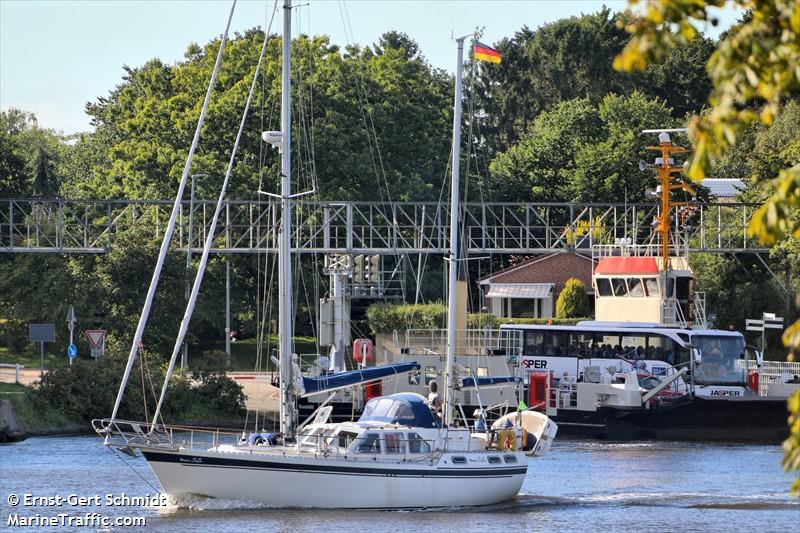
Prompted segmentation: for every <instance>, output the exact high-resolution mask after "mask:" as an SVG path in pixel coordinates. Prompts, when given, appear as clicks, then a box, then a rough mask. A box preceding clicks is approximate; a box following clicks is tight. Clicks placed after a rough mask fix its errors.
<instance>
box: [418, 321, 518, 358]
mask: <svg viewBox="0 0 800 533" xmlns="http://www.w3.org/2000/svg"><path fill="white" fill-rule="evenodd" d="M522 342H523V331H522V330H512V329H491V328H486V329H467V330H458V331H456V335H455V345H456V355H472V356H505V357H509V358H511V357H520V356H521V355H522ZM404 347H405V348H411V349H414V350H418V351H419V353H425V352H427V353H437V354H442V355H443V354H445V353H447V330H444V329H409V330H406V334H405V346H404Z"/></svg>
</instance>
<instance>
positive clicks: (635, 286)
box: [628, 278, 644, 298]
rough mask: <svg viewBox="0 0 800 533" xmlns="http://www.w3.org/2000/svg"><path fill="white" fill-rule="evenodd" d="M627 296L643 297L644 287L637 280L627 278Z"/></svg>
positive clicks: (640, 281)
mask: <svg viewBox="0 0 800 533" xmlns="http://www.w3.org/2000/svg"><path fill="white" fill-rule="evenodd" d="M628 294H629V295H630V296H633V297H634V298H641V297H643V296H644V286H643V285H642V280H641V279H639V278H628Z"/></svg>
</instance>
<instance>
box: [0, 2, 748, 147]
mask: <svg viewBox="0 0 800 533" xmlns="http://www.w3.org/2000/svg"><path fill="white" fill-rule="evenodd" d="M230 4H231V2H230V0H144V1H143V0H139V1H132V0H94V1H89V0H83V1H68V0H58V1H52V0H0V109H2V110H7V109H9V108H12V107H13V108H18V109H23V110H25V111H30V112H33V113H35V114H36V115H37V117H38V119H39V124H40V126H43V127H47V128H53V129H56V130H60V131H62V132H64V133H65V134H70V133H75V132H78V131H90V130H91V126H90V124H89V117H88V116H87V115H86V114H85V113H84V106H85V104H86V103H87V102H90V101H94V100H96V99H97V98H98V97H101V96H105V95H107V94H108V93H109V92H110V91H111V90H113V89H114V87H116V85H117V84H119V83H120V82H121V79H122V74H123V70H122V67H123V65H128V66H131V67H135V66H139V65H142V64H144V63H145V62H146V61H147V60H149V59H152V58H154V57H158V58H160V59H161V60H162V61H164V62H167V63H174V62H176V61H180V60H181V59H182V58H183V54H184V52H185V50H186V48H187V45H188V44H189V43H191V42H196V43H198V44H204V43H206V42H208V41H209V40H210V39H212V38H214V37H215V36H219V35H221V34H222V32H223V30H224V28H225V22H226V20H227V15H228V12H229V10H230ZM295 4H296V5H298V7H297V8H296V9H295V10H294V11H293V30H292V31H293V32H294V33H295V34H296V33H298V32H303V33H306V34H327V35H329V36H330V37H331V41H332V42H333V43H334V44H339V45H345V44H348V43H352V44H361V45H369V44H372V43H375V42H377V41H378V38H379V37H380V35H381V34H383V33H384V32H386V31H389V30H398V31H402V32H405V33H407V34H408V35H409V36H410V37H411V38H412V39H414V40H416V41H417V43H419V45H420V49H421V51H422V53H423V54H424V55H425V57H426V58H427V59H428V61H429V62H430V63H431V64H432V65H433V66H435V67H439V68H444V69H447V70H448V71H451V72H452V71H453V70H454V68H455V53H456V49H455V44H454V43H453V41H452V36H453V35H455V36H460V35H465V34H468V33H471V32H472V31H473V30H474V29H475V28H476V27H484V28H485V30H484V36H483V38H482V40H483V41H484V42H486V43H487V44H490V43H494V42H496V41H499V40H500V39H502V38H503V37H511V36H513V35H514V33H515V32H516V31H518V30H519V29H520V28H522V26H523V25H527V26H528V27H530V28H534V29H535V28H537V27H539V26H541V25H543V24H546V23H548V22H554V21H556V20H558V19H560V18H565V17H569V16H573V15H576V16H577V15H580V14H581V13H593V12H596V11H598V10H599V9H601V8H602V6H603V5H604V4H605V5H607V6H608V7H609V8H610V9H612V10H614V11H618V10H621V9H623V8H624V7H625V5H626V2H625V1H619V0H606V1H605V2H598V1H577V0H560V1H545V0H536V1H533V0H516V1H514V0H494V1H492V0H482V1H477V0H474V1H470V0H428V1H415V0H402V1H400V0H396V1H393V0H349V1H344V0H341V1H340V0H296V1H295ZM272 5H273V1H272V0H268V1H267V2H264V1H263V0H239V2H238V3H237V7H236V12H235V14H234V19H233V22H232V31H239V32H242V31H243V30H245V29H247V28H251V27H254V26H261V27H264V26H266V25H267V21H268V18H267V13H268V12H271V9H272ZM736 18H737V14H736V13H735V12H733V11H725V12H721V14H720V20H721V24H720V26H718V27H717V28H716V29H715V28H711V27H709V28H704V31H705V32H706V33H707V34H709V35H712V36H716V34H718V32H719V30H720V29H721V28H726V27H728V26H730V24H731V23H733V22H734V21H735V20H736ZM701 29H703V28H701ZM272 31H273V32H278V31H280V14H279V15H277V16H276V19H275V22H274V23H273V28H272Z"/></svg>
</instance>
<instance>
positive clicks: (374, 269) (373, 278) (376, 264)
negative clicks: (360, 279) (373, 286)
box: [364, 255, 381, 283]
mask: <svg viewBox="0 0 800 533" xmlns="http://www.w3.org/2000/svg"><path fill="white" fill-rule="evenodd" d="M364 277H365V278H367V280H368V281H369V282H370V283H380V281H381V256H379V255H371V256H369V272H368V274H367V275H366V276H364Z"/></svg>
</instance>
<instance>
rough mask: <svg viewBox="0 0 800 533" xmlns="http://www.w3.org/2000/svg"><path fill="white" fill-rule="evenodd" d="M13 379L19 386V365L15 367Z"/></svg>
mask: <svg viewBox="0 0 800 533" xmlns="http://www.w3.org/2000/svg"><path fill="white" fill-rule="evenodd" d="M14 378H15V381H16V383H17V384H19V363H17V364H16V365H15V372H14Z"/></svg>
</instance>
